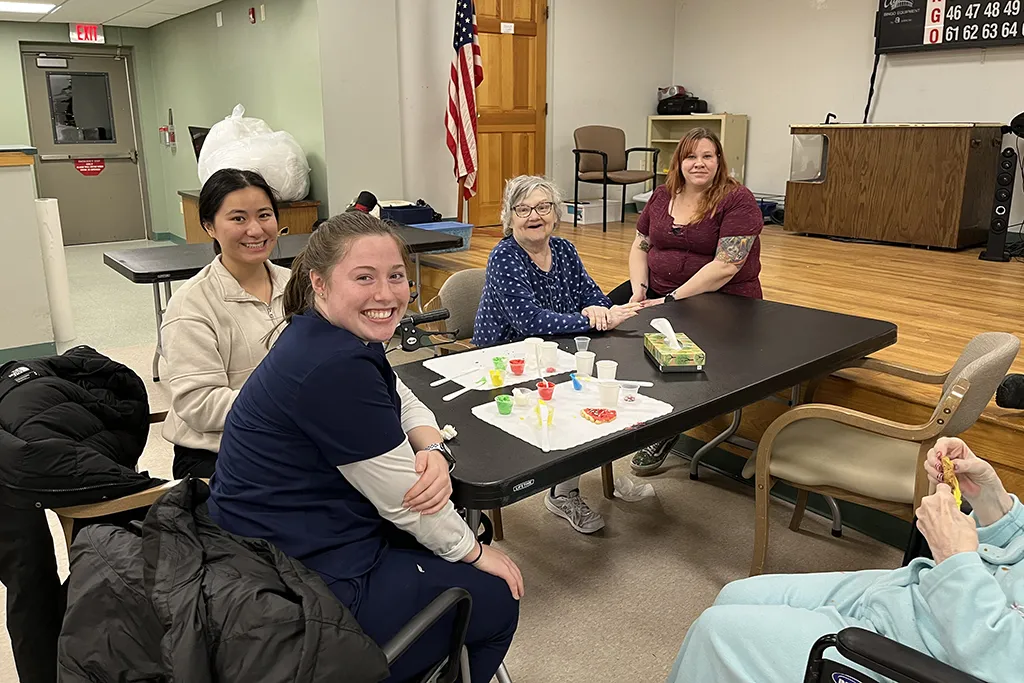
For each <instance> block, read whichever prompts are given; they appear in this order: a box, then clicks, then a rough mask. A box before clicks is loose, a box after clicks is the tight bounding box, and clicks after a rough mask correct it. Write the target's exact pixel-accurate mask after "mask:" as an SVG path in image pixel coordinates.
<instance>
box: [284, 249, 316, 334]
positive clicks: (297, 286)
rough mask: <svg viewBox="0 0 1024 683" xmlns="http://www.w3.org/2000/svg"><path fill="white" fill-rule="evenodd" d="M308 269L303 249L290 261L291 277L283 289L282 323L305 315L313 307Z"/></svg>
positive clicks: (311, 286) (311, 283) (311, 284)
mask: <svg viewBox="0 0 1024 683" xmlns="http://www.w3.org/2000/svg"><path fill="white" fill-rule="evenodd" d="M309 274H310V269H309V266H307V265H306V250H305V249H303V250H302V251H300V252H299V255H298V256H296V257H295V260H294V261H292V276H291V279H289V280H288V285H287V286H286V287H285V288H284V322H286V323H290V322H291V321H292V317H293V316H296V315H301V314H302V313H305V312H306V311H308V310H309V309H310V308H312V307H313V281H312V280H311V279H310V277H309Z"/></svg>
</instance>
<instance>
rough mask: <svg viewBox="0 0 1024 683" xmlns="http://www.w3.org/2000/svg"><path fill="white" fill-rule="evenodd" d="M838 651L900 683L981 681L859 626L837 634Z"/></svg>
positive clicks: (976, 682)
mask: <svg viewBox="0 0 1024 683" xmlns="http://www.w3.org/2000/svg"><path fill="white" fill-rule="evenodd" d="M835 646H836V649H837V650H839V654H841V655H842V656H844V657H846V658H847V659H849V660H850V661H851V662H856V663H857V664H860V665H861V666H865V667H867V668H869V669H871V670H872V671H874V672H876V673H879V674H882V675H883V676H886V677H888V678H891V679H893V680H894V681H898V682H899V683H984V682H983V681H981V680H980V679H978V678H975V677H974V676H971V675H970V674H965V673H964V672H962V671H960V670H959V669H954V668H953V667H951V666H949V665H948V664H943V663H942V662H940V661H939V660H937V659H935V658H933V657H930V656H929V655H926V654H925V653H923V652H920V651H919V650H915V649H914V648H911V647H907V646H906V645H901V644H900V643H897V642H896V641H895V640H890V639H889V638H886V637H885V636H880V635H878V634H877V633H872V632H871V631H866V630H864V629H861V628H846V629H843V630H842V631H840V632H839V633H838V635H837V636H836V643H835Z"/></svg>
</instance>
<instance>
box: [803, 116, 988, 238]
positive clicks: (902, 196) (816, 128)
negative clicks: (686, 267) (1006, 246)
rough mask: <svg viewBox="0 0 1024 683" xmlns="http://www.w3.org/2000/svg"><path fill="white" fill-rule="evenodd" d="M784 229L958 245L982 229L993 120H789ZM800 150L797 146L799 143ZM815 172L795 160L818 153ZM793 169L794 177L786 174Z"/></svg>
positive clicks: (983, 231)
mask: <svg viewBox="0 0 1024 683" xmlns="http://www.w3.org/2000/svg"><path fill="white" fill-rule="evenodd" d="M790 133H791V134H792V135H793V136H801V137H799V138H794V139H795V140H798V141H799V144H798V145H795V146H794V155H795V156H794V169H793V172H792V173H791V180H790V181H789V182H788V183H787V184H786V223H785V229H786V230H787V231H790V232H799V233H807V234H812V235H830V236H836V237H851V238H856V239H863V240H873V241H878V242H892V243H897V244H914V245H919V246H929V247H946V248H950V249H959V248H962V247H969V246H973V245H976V244H981V243H982V242H984V241H985V239H986V236H987V234H988V225H989V222H990V220H991V212H992V202H993V197H994V195H995V179H996V171H997V168H998V164H999V151H1000V146H1001V144H1002V132H1001V125H1000V124H998V123H936V124H929V123H897V124H865V125H860V124H833V125H810V126H807V125H799V126H798V125H794V126H791V127H790ZM800 150H803V151H800ZM818 150H820V159H818V160H816V161H820V164H819V165H818V167H817V168H818V172H817V174H814V172H813V169H814V168H815V166H814V164H813V163H812V164H810V168H812V172H811V173H810V174H808V173H807V172H806V169H807V167H808V165H807V164H806V163H804V164H803V166H804V169H803V172H802V173H801V172H800V169H798V168H797V166H799V165H801V163H802V162H806V158H805V159H798V158H797V157H798V156H800V155H803V156H804V157H807V156H810V157H814V156H815V155H816V154H819V151H818ZM793 178H797V179H793Z"/></svg>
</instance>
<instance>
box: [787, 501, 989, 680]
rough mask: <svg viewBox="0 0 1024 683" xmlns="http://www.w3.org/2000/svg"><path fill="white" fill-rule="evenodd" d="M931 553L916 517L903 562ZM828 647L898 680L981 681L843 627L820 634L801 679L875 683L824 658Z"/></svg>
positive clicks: (872, 635) (966, 510)
mask: <svg viewBox="0 0 1024 683" xmlns="http://www.w3.org/2000/svg"><path fill="white" fill-rule="evenodd" d="M960 509H961V510H963V512H964V513H965V514H970V512H971V506H970V504H968V503H967V501H964V503H963V505H962V506H961V508H960ZM931 556H932V554H931V548H929V547H928V542H927V541H926V540H925V539H924V535H923V534H922V533H921V532H920V531H918V529H917V518H916V517H915V518H914V524H913V527H911V531H910V539H909V540H908V541H907V549H906V552H905V553H904V555H903V566H906V565H908V564H910V561H911V560H913V559H915V558H918V557H927V558H931ZM831 647H834V648H836V649H837V650H838V651H839V654H841V655H842V656H844V657H846V658H847V659H849V660H850V661H851V662H856V663H857V664H860V665H861V666H863V667H865V668H867V669H869V670H870V671H874V672H875V673H877V674H880V675H882V676H885V677H887V678H891V679H892V680H894V681H897V682H898V683H984V681H981V680H980V679H977V678H975V677H974V676H971V675H970V674H965V673H964V672H962V671H960V670H958V669H954V668H953V667H951V666H949V665H948V664H943V663H942V662H940V661H939V660H937V659H934V658H932V657H930V656H928V655H926V654H925V653H923V652H919V651H918V650H915V649H914V648H911V647H907V646H906V645H901V644H899V643H897V642H896V641H895V640H890V639H889V638H886V637H885V636H880V635H878V634H877V633H872V632H871V631H865V630H864V629H862V628H846V629H843V630H842V631H840V632H839V633H836V634H833V635H828V636H822V637H821V638H819V639H818V642H816V643H815V644H814V647H813V648H811V655H810V657H808V659H807V673H806V674H805V675H804V683H818V682H819V681H821V682H822V683H824V682H826V681H827V682H828V683H831V682H832V681H837V682H838V683H876V682H875V681H874V679H871V678H865V676H864V674H862V673H860V672H858V671H854V670H853V669H851V668H850V667H848V666H844V665H842V664H839V663H837V662H834V661H832V660H830V659H825V658H824V655H825V651H826V650H828V649H829V648H831Z"/></svg>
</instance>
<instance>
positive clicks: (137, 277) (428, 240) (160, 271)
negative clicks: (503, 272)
mask: <svg viewBox="0 0 1024 683" xmlns="http://www.w3.org/2000/svg"><path fill="white" fill-rule="evenodd" d="M398 232H399V234H400V235H401V236H402V238H403V239H404V240H405V243H406V244H408V245H409V251H410V252H411V253H412V255H413V263H414V264H415V266H416V284H417V287H418V286H419V283H420V259H419V254H421V253H423V252H429V251H438V250H440V249H455V248H458V247H461V246H462V238H461V237H456V236H454V235H449V234H447V233H442V232H435V231H433V230H422V229H420V228H411V227H409V226H407V225H402V226H398ZM308 240H309V235H283V236H282V237H280V238H278V240H277V245H276V246H275V247H274V253H273V254H272V255H271V257H270V260H271V261H272V262H274V263H276V264H277V265H279V266H284V267H285V268H289V267H291V265H292V261H293V260H295V257H296V256H297V255H298V254H299V252H300V251H302V248H303V247H304V246H306V242H307V241H308ZM211 260H213V247H212V246H211V245H210V244H181V245H174V246H167V247H143V248H141V249H121V250H117V251H107V252H104V253H103V262H104V263H105V264H107V265H108V266H109V267H111V268H113V269H114V270H116V271H117V272H118V273H120V274H121V275H124V276H125V277H126V278H128V279H129V280H131V281H132V282H135V283H138V284H151V285H153V306H154V310H155V312H156V351H155V352H154V354H153V381H154V382H159V381H160V372H159V370H160V368H159V363H160V350H161V347H160V325H161V324H162V323H163V315H164V310H165V306H166V302H167V301H170V298H171V283H172V282H175V281H178V280H187V279H189V278H190V277H192V276H193V275H195V274H196V273H198V272H199V271H200V270H202V269H203V268H205V267H206V266H207V265H208V264H209V263H210V261H211ZM161 284H163V295H161V292H160V285H161ZM420 305H421V306H422V302H420Z"/></svg>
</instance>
